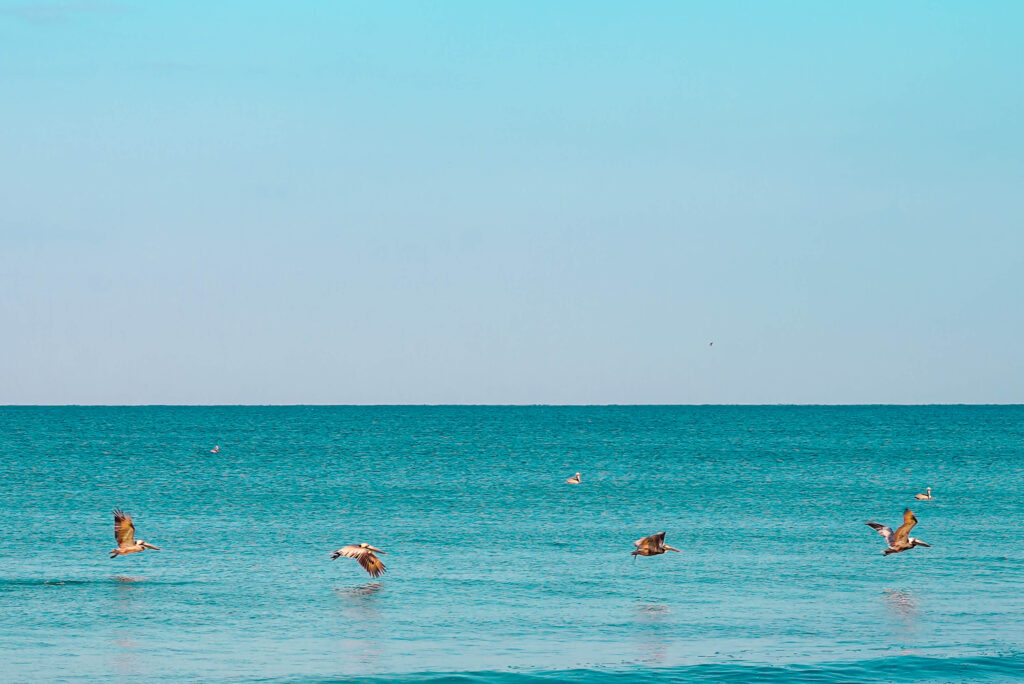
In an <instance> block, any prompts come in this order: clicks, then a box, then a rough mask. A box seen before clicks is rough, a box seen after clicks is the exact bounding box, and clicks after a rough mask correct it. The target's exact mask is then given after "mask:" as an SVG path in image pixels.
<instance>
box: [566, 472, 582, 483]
mask: <svg viewBox="0 0 1024 684" xmlns="http://www.w3.org/2000/svg"><path fill="white" fill-rule="evenodd" d="M579 483H580V474H579V473H576V474H575V475H573V476H572V477H570V478H569V479H568V480H566V481H565V484H579Z"/></svg>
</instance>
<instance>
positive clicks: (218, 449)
mask: <svg viewBox="0 0 1024 684" xmlns="http://www.w3.org/2000/svg"><path fill="white" fill-rule="evenodd" d="M210 453H211V454H219V453H220V444H217V445H215V446H214V447H213V448H212V449H210Z"/></svg>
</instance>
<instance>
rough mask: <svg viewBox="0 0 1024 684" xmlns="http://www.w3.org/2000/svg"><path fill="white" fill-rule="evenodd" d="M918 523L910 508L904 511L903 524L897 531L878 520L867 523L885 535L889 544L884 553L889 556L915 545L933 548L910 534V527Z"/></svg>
mask: <svg viewBox="0 0 1024 684" xmlns="http://www.w3.org/2000/svg"><path fill="white" fill-rule="evenodd" d="M916 524H917V518H915V517H914V514H913V513H911V512H910V509H909V508H908V509H906V510H905V511H903V524H902V525H900V526H899V528H898V529H897V530H896V532H895V533H893V531H892V528H891V527H887V526H885V525H879V524H878V523H876V522H869V523H867V525H868V527H870V528H871V529H873V530H875V531H877V532H878V534H880V535H882V536H883V537H885V543H886V544H888V545H889V548H887V549H886V550H885V551H883V552H882V553H883V554H885V555H886V556H888V555H889V554H890V553H899V552H900V551H906V550H907V549H912V548H914V547H915V546H924V547H927V548H929V549H930V548H931V547H932V545H931V544H925V543H924V542H923V541H921V540H920V539H916V538H914V537H911V536H910V528H912V527H913V526H914V525H916Z"/></svg>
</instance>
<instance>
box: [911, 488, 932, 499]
mask: <svg viewBox="0 0 1024 684" xmlns="http://www.w3.org/2000/svg"><path fill="white" fill-rule="evenodd" d="M925 491H926V492H927V493H925V494H915V495H914V498H915V499H917V500H918V501H931V498H932V488H931V487H926V488H925Z"/></svg>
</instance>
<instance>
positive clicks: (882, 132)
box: [0, 0, 1024, 404]
mask: <svg viewBox="0 0 1024 684" xmlns="http://www.w3.org/2000/svg"><path fill="white" fill-rule="evenodd" d="M1022 31H1024V3H1019V2H986V3H974V2H960V3H956V2H941V3H940V2H901V3H888V2H857V3H825V2H818V1H809V2H773V3H759V2H743V3H740V2H736V3H733V2H705V3H682V2H664V3H660V2H647V3H622V2H591V1H587V2H554V3H552V2H536V3H530V2H514V3H513V2H509V3H491V2H476V1H474V2H437V3H435V2H408V3H378V2H349V3H342V2H326V1H325V2H277V3H268V2H254V1H245V2H243V1H241V0H239V1H237V2H217V3H209V2H175V3H150V2H139V3H113V2H98V1H97V2H85V1H83V2H71V1H69V2H35V3H33V2H29V1H28V0H21V1H16V2H9V1H0V326H2V331H0V359H2V361H0V403H59V404H63V403H101V404H122V403H128V404H133V403H198V404H209V403H242V404H262V403H330V404H334V403H933V402H935V403H945V402H966V403H975V402H982V403H986V402H993V403H1000V402H1024V41H1022V40H1021V35H1022ZM711 341H714V346H713V347H709V346H708V343H709V342H711Z"/></svg>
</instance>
